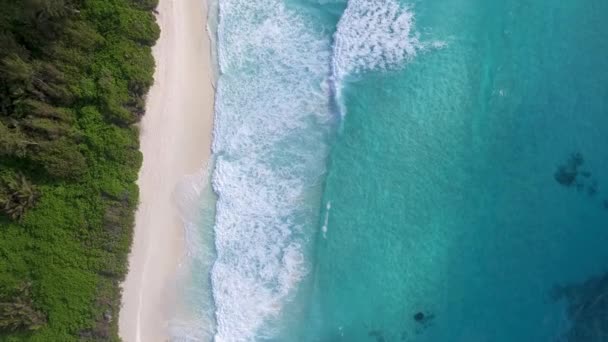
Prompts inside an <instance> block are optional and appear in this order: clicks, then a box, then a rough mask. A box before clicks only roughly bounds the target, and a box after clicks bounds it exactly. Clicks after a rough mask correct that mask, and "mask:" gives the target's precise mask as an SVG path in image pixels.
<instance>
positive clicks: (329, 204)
mask: <svg viewBox="0 0 608 342" xmlns="http://www.w3.org/2000/svg"><path fill="white" fill-rule="evenodd" d="M330 210H331V201H328V202H327V205H326V206H325V220H323V226H322V227H321V232H322V233H323V238H324V239H327V224H328V223H329V212H330Z"/></svg>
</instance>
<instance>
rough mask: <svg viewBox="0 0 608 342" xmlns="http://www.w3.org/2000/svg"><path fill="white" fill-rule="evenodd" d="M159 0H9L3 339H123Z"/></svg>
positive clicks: (0, 295) (1, 35) (3, 112)
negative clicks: (141, 125) (141, 131)
mask: <svg viewBox="0 0 608 342" xmlns="http://www.w3.org/2000/svg"><path fill="white" fill-rule="evenodd" d="M156 2H157V0H0V341H11V342H16V341H44V342H54V341H57V342H69V341H118V340H119V338H118V335H117V321H118V309H119V304H120V303H119V302H120V289H119V284H120V282H121V281H122V279H123V278H124V276H125V273H126V270H127V254H128V251H129V248H130V245H131V239H132V237H131V235H132V225H133V219H134V210H135V207H136V205H137V201H138V190H137V186H136V185H135V181H136V179H137V172H138V169H139V167H140V164H141V154H140V152H139V145H138V130H137V127H136V126H135V125H134V124H135V123H137V122H138V120H139V119H140V118H141V116H142V115H143V112H144V97H145V94H146V93H147V91H148V89H149V87H150V86H151V84H152V81H153V70H154V60H153V58H152V54H151V46H152V45H153V44H154V42H155V41H156V39H157V38H158V35H159V29H158V27H157V25H156V23H155V20H154V16H153V14H152V11H153V9H154V8H155V7H156Z"/></svg>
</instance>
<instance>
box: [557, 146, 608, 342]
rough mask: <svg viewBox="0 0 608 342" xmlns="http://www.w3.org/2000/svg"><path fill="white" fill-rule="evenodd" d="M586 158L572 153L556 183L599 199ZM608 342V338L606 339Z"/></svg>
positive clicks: (607, 205) (607, 204)
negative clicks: (586, 166)
mask: <svg viewBox="0 0 608 342" xmlns="http://www.w3.org/2000/svg"><path fill="white" fill-rule="evenodd" d="M584 164H585V158H584V157H583V154H582V153H580V152H575V153H572V154H571V155H570V156H569V157H568V159H567V160H566V161H565V162H563V163H561V164H559V165H558V166H557V170H556V171H555V173H554V174H553V178H554V179H555V181H556V182H557V183H558V184H559V185H562V186H564V187H567V188H574V189H576V190H577V191H578V192H579V193H585V194H587V196H588V197H597V195H598V193H599V191H600V186H599V182H598V181H597V179H595V178H594V177H593V175H592V173H591V171H589V170H586V169H583V165H584ZM600 201H601V203H602V207H603V208H604V209H606V210H608V199H603V200H600ZM606 341H608V338H607V339H606Z"/></svg>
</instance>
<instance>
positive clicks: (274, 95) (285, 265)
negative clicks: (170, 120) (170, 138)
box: [211, 0, 331, 341]
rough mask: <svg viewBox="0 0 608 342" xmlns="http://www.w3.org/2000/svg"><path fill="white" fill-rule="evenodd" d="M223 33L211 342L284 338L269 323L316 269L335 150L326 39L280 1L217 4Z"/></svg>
mask: <svg viewBox="0 0 608 342" xmlns="http://www.w3.org/2000/svg"><path fill="white" fill-rule="evenodd" d="M217 32H218V58H219V67H220V72H221V74H220V77H219V80H218V85H217V97H216V104H215V115H216V120H215V127H214V141H213V152H214V155H215V158H216V164H215V169H214V171H213V175H212V186H213V189H214V191H215V193H216V194H217V196H218V200H217V203H216V216H215V225H214V232H215V249H216V252H217V259H216V260H215V263H214V265H213V269H212V271H211V284H212V289H213V299H214V303H215V316H216V321H217V332H216V334H215V337H214V340H215V341H253V340H256V339H264V338H272V337H273V336H276V334H278V332H277V331H276V329H275V328H276V326H277V325H276V324H271V323H276V321H279V320H280V318H281V313H283V310H284V309H285V304H286V303H287V302H288V300H289V298H291V296H293V295H294V293H295V292H296V290H297V288H298V284H299V282H300V281H301V279H302V278H303V277H304V276H305V275H306V274H308V271H309V268H310V261H309V257H308V256H306V255H305V250H306V249H307V248H306V246H307V245H308V244H310V243H312V241H313V240H314V238H313V237H314V234H315V228H316V224H317V223H318V220H317V217H318V213H319V208H318V207H319V205H320V194H321V190H320V187H321V180H322V175H323V173H324V170H325V159H326V156H327V153H328V149H329V147H328V143H327V140H328V139H327V136H328V135H329V133H328V132H329V127H330V120H331V115H330V113H329V102H328V99H329V96H328V94H327V90H326V89H325V90H324V88H323V84H324V83H326V81H327V77H328V75H329V63H328V61H329V59H330V47H329V36H327V34H323V33H319V32H316V31H315V30H313V29H312V26H311V25H310V23H308V22H307V21H306V19H304V18H302V17H300V16H299V15H297V14H296V13H295V12H293V11H290V10H288V9H287V8H286V7H285V5H284V3H283V1H281V0H259V1H249V0H221V1H220V3H219V25H218V30H217ZM271 325H272V327H271Z"/></svg>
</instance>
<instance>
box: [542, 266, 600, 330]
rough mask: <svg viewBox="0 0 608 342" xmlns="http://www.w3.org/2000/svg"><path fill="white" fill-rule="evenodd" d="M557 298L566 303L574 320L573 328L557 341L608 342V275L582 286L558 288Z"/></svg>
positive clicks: (556, 290) (592, 278)
mask: <svg viewBox="0 0 608 342" xmlns="http://www.w3.org/2000/svg"><path fill="white" fill-rule="evenodd" d="M553 297H554V299H555V300H565V301H566V303H567V310H566V311H567V312H566V315H567V318H568V320H569V321H570V322H569V323H570V326H569V328H568V329H567V331H565V332H564V333H563V335H562V336H560V338H559V339H558V340H557V341H560V342H595V341H598V342H599V341H608V273H605V274H603V275H601V276H596V277H591V278H589V279H587V280H586V281H584V282H583V283H580V284H571V285H567V286H558V287H556V288H555V289H554V293H553Z"/></svg>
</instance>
